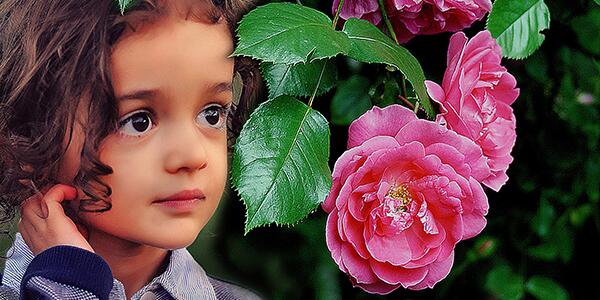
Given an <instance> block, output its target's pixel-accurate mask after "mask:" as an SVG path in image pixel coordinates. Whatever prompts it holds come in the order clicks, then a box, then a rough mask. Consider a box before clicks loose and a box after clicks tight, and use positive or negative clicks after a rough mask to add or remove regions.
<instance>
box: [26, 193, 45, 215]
mask: <svg viewBox="0 0 600 300" xmlns="http://www.w3.org/2000/svg"><path fill="white" fill-rule="evenodd" d="M41 199H42V197H40V196H39V195H33V196H31V197H29V198H27V200H25V201H23V203H21V215H23V214H24V212H25V211H31V212H33V213H35V214H36V215H37V216H38V217H39V218H42V219H45V218H47V217H48V213H47V209H46V211H44V206H45V205H44V204H43V203H42V200H41Z"/></svg>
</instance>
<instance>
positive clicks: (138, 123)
mask: <svg viewBox="0 0 600 300" xmlns="http://www.w3.org/2000/svg"><path fill="white" fill-rule="evenodd" d="M152 127H153V122H152V118H151V117H150V112H148V111H137V112H134V113H133V114H130V115H129V116H126V117H124V118H123V120H122V121H119V131H120V132H121V133H122V134H124V135H129V136H141V135H143V134H145V133H146V132H148V131H149V130H150V129H152Z"/></svg>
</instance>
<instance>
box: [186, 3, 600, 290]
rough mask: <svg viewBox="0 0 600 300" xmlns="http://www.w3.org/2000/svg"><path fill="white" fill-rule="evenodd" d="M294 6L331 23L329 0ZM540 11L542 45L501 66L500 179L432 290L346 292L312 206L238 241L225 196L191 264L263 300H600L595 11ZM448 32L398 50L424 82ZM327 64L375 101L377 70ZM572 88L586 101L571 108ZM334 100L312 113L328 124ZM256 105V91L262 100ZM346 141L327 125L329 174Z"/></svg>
mask: <svg viewBox="0 0 600 300" xmlns="http://www.w3.org/2000/svg"><path fill="white" fill-rule="evenodd" d="M267 2H276V1H263V3H267ZM302 4H303V5H306V6H310V7H313V8H317V9H319V10H321V11H323V12H325V13H327V14H328V15H330V16H331V2H330V1H316V0H314V1H302ZM546 4H547V5H548V7H549V9H550V13H551V16H552V22H551V26H550V30H547V31H545V32H544V34H545V35H546V40H545V41H544V43H543V44H542V47H541V48H540V49H539V50H538V51H537V52H535V53H534V55H533V56H531V57H529V58H527V59H525V60H505V61H504V65H505V66H506V67H507V68H508V70H509V72H510V73H512V74H513V75H515V77H516V78H517V81H518V87H519V88H520V89H521V95H520V97H519V99H518V100H517V101H516V103H515V104H514V110H515V114H516V116H517V135H518V138H517V144H516V146H515V149H514V150H513V156H514V157H515V161H514V162H513V163H512V165H511V167H510V169H509V171H508V175H509V177H510V180H509V182H508V184H507V185H506V186H504V187H503V188H502V190H501V191H500V192H499V193H495V192H493V191H491V190H488V196H489V201H490V212H489V214H488V226H487V227H486V229H485V230H484V231H483V233H482V234H481V235H480V236H479V237H476V238H474V239H472V240H468V241H465V242H461V243H459V245H458V247H457V248H456V260H455V265H454V267H453V269H452V272H451V273H450V275H449V276H448V277H447V278H446V279H445V280H443V281H442V282H440V283H439V284H438V285H437V286H436V287H435V288H434V289H433V290H425V291H420V292H413V291H406V290H402V289H399V290H397V291H396V292H394V293H392V294H390V295H388V296H386V297H378V296H373V295H369V294H367V293H364V292H362V291H361V290H360V289H357V288H352V285H351V284H350V282H349V280H348V279H347V278H346V276H345V275H344V274H343V273H342V272H340V271H339V269H338V268H337V266H336V265H335V263H334V262H333V260H332V259H331V257H330V255H329V251H328V250H327V247H326V245H325V240H324V239H325V234H324V227H325V226H324V225H325V219H326V214H325V213H324V212H323V211H321V210H320V209H319V210H318V211H317V212H315V213H313V214H311V215H310V216H309V217H308V219H306V220H305V221H303V222H302V223H300V224H298V225H296V226H294V227H289V228H288V227H283V228H281V227H275V226H271V227H267V228H258V229H255V230H253V231H251V232H250V233H248V235H247V236H243V230H244V229H243V228H244V207H243V204H242V203H241V202H240V200H239V198H238V197H237V195H235V193H233V192H229V196H228V197H225V198H224V200H223V203H222V205H221V207H220V208H219V212H218V215H217V216H215V219H214V220H213V221H212V222H211V224H210V225H209V227H207V228H206V229H205V230H204V231H203V233H202V235H201V237H200V238H199V239H198V241H197V242H196V243H195V244H194V246H193V251H194V254H195V255H196V257H197V258H198V260H199V261H200V262H201V263H202V265H203V266H204V267H205V269H206V270H207V271H208V272H209V273H211V274H214V275H216V276H219V277H222V278H226V279H230V280H233V281H235V282H238V283H242V284H243V285H246V286H248V287H251V288H254V289H255V290H257V291H258V292H259V293H261V294H262V295H264V296H265V297H266V298H268V299H286V300H291V299H342V298H343V299H379V298H390V299H397V298H408V299H465V298H471V299H484V298H486V299H494V298H498V299H535V298H536V295H537V297H542V298H543V297H544V292H546V297H548V294H549V296H550V297H551V298H550V299H559V298H560V296H561V295H560V294H561V293H562V292H566V293H567V294H568V296H570V298H571V299H600V285H598V278H599V277H598V276H597V275H594V274H595V272H596V271H597V270H600V259H598V253H600V252H599V250H600V249H599V248H598V246H597V244H598V242H600V239H599V235H600V215H599V210H598V200H599V198H600V153H599V152H598V147H599V146H600V145H599V143H598V141H599V139H600V46H599V44H598V41H599V39H598V36H597V35H598V32H600V19H599V18H600V6H599V5H597V4H596V3H595V2H594V1H592V0H589V1H583V0H575V1H569V2H567V1H546ZM332 18H333V17H332ZM484 27H485V24H484V22H478V23H476V24H474V25H473V26H472V27H471V28H469V29H467V30H465V32H466V33H467V35H468V36H473V35H474V34H475V33H477V32H478V31H479V30H482V29H484ZM450 35H451V34H449V33H447V34H438V35H435V36H420V37H417V38H415V39H414V40H412V41H411V42H409V43H408V44H407V45H405V46H406V47H407V48H408V49H409V50H410V51H411V53H413V55H415V56H416V57H417V58H418V59H419V61H420V62H421V64H422V66H423V69H424V70H425V73H426V76H427V78H428V79H430V80H434V81H436V82H439V83H441V78H442V76H443V72H444V70H445V65H446V51H447V47H448V40H449V38H450ZM336 62H337V66H338V72H339V73H338V78H339V80H340V81H343V80H346V79H348V78H349V77H350V76H351V75H353V74H357V73H359V74H361V75H363V76H365V77H366V78H370V79H371V80H372V82H371V83H370V89H369V91H370V92H371V100H372V101H373V102H374V103H378V101H380V102H381V100H379V98H378V97H379V96H381V94H382V93H383V85H382V84H381V81H382V80H383V79H384V78H386V76H388V75H387V74H386V73H387V71H385V69H383V68H381V67H378V66H374V65H360V64H358V63H356V62H352V61H347V60H345V59H338V60H337V61H336ZM583 92H584V93H588V94H590V95H592V96H593V97H594V102H593V103H591V104H583V103H580V102H579V101H578V98H579V97H580V95H581V93H583ZM335 93H336V90H335V88H334V89H333V90H332V91H330V92H328V93H326V94H325V95H323V96H321V97H319V98H317V99H316V100H315V102H314V105H313V106H314V107H315V109H317V110H319V111H320V112H321V113H322V114H323V115H325V116H326V117H327V118H328V119H329V120H331V112H330V105H331V99H332V98H333V96H334V95H335ZM266 97H267V94H266V89H265V94H264V95H263V97H262V98H261V100H262V99H266ZM382 104H383V103H382ZM346 140H347V126H335V125H332V126H331V160H330V167H331V168H332V169H333V164H334V163H335V159H336V158H337V157H339V156H340V155H341V153H342V152H343V151H344V150H345V145H346ZM489 246H492V247H489ZM483 250H487V252H486V251H483ZM588 272H591V274H592V275H591V276H590V275H584V273H588ZM588 274H589V273H588ZM534 276H535V277H534ZM540 276H541V277H540ZM540 278H541V279H540Z"/></svg>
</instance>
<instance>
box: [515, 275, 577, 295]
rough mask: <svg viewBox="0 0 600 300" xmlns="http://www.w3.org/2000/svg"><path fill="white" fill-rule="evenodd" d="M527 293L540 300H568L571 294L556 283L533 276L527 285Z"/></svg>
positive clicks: (545, 278) (542, 277) (546, 278)
mask: <svg viewBox="0 0 600 300" xmlns="http://www.w3.org/2000/svg"><path fill="white" fill-rule="evenodd" d="M525 288H526V289H527V292H529V293H530V294H531V295H533V296H535V298H537V299H538V300H568V299H569V294H568V293H567V291H565V289H563V288H562V286H560V284H558V283H557V282H556V281H554V280H552V279H550V278H548V277H544V276H537V275H536V276H533V277H531V278H529V280H527V283H526V284H525Z"/></svg>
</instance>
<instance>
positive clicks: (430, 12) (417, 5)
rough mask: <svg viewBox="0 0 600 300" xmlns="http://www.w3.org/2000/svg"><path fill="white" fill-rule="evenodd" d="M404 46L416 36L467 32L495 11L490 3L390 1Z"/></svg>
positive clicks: (468, 0)
mask: <svg viewBox="0 0 600 300" xmlns="http://www.w3.org/2000/svg"><path fill="white" fill-rule="evenodd" d="M387 3H388V6H387V7H388V9H389V8H392V10H391V11H390V12H389V15H390V20H391V22H392V27H393V28H394V31H395V32H396V36H397V37H398V40H399V41H400V43H404V42H408V41H409V40H410V39H412V38H413V37H414V36H416V35H420V34H436V33H440V32H448V31H449V32H455V31H459V30H462V29H464V28H467V27H469V26H471V24H473V22H475V21H477V20H481V18H483V16H484V15H485V14H486V13H487V12H489V11H490V10H491V9H492V2H491V1H490V0H387Z"/></svg>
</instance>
